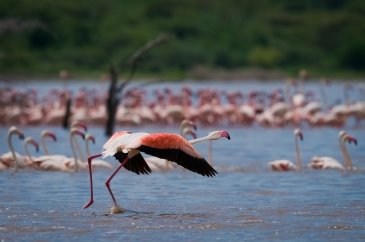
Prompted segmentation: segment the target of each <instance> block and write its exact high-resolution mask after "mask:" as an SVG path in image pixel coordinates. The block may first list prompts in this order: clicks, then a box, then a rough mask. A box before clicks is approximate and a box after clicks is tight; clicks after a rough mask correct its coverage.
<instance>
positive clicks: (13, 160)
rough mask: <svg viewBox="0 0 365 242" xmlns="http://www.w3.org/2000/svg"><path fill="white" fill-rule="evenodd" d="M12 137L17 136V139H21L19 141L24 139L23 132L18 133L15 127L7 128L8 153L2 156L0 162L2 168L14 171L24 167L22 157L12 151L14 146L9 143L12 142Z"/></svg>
mask: <svg viewBox="0 0 365 242" xmlns="http://www.w3.org/2000/svg"><path fill="white" fill-rule="evenodd" d="M13 135H17V136H18V137H19V139H21V140H23V139H24V134H23V132H22V131H20V130H19V129H18V128H17V127H15V126H11V127H10V128H9V131H8V137H7V142H8V147H9V152H7V153H5V154H3V155H2V156H1V157H0V162H1V163H2V164H3V165H2V167H3V166H6V167H8V168H14V170H16V169H17V168H18V167H22V166H24V161H23V157H22V156H21V155H19V154H18V153H16V152H15V150H14V146H13V144H12V142H11V141H12V139H11V138H12V136H13Z"/></svg>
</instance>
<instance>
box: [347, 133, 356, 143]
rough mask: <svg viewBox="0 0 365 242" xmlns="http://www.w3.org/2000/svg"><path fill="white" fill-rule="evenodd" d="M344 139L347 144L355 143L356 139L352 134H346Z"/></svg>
mask: <svg viewBox="0 0 365 242" xmlns="http://www.w3.org/2000/svg"><path fill="white" fill-rule="evenodd" d="M345 140H346V141H347V142H348V143H349V144H351V143H354V144H355V145H357V139H356V138H354V137H352V136H350V135H347V136H346V137H345Z"/></svg>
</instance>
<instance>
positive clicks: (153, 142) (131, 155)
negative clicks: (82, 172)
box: [84, 131, 217, 212]
mask: <svg viewBox="0 0 365 242" xmlns="http://www.w3.org/2000/svg"><path fill="white" fill-rule="evenodd" d="M140 152H144V153H146V154H149V155H152V156H156V157H159V158H162V159H167V160H170V161H173V162H175V163H177V164H178V165H181V166H182V167H184V168H186V169H188V170H190V171H193V172H196V173H198V174H200V175H203V176H208V177H209V176H214V175H216V174H217V171H216V170H214V168H213V167H211V166H210V165H209V164H208V162H207V161H206V160H205V159H204V158H203V157H202V156H201V155H200V154H199V153H198V152H197V151H196V150H195V148H194V147H193V146H192V145H191V144H190V143H189V142H188V141H187V140H186V139H184V138H183V137H182V136H180V135H177V134H171V133H151V134H150V133H130V132H128V131H119V132H117V133H115V134H114V135H113V136H112V137H111V138H110V139H109V140H108V141H107V142H106V143H105V144H104V146H103V152H102V154H97V155H94V156H91V157H89V158H88V163H89V171H90V190H91V198H90V201H89V203H87V204H86V205H85V206H84V208H87V207H89V206H90V205H91V204H93V202H94V201H93V190H92V189H93V188H92V173H91V162H92V159H94V158H96V157H100V156H101V155H103V157H104V158H105V157H108V156H114V157H115V158H116V159H117V160H118V161H119V162H120V163H121V164H120V166H119V167H118V168H117V169H116V170H115V172H114V173H113V174H112V175H111V176H110V177H109V179H108V180H107V181H106V187H107V188H108V190H109V193H110V196H111V198H112V200H113V203H114V206H113V207H112V211H113V212H121V211H122V210H121V208H120V207H119V206H118V204H117V201H116V199H115V197H114V195H113V192H112V190H111V189H110V181H111V180H112V178H113V177H114V176H115V175H116V174H117V173H118V171H119V170H120V169H121V168H122V167H123V166H125V168H126V169H128V170H130V171H133V172H135V173H137V174H140V173H142V174H148V173H150V172H151V169H150V167H149V166H148V165H147V163H146V161H145V160H144V158H143V157H142V155H141V154H140Z"/></svg>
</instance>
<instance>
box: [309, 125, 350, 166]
mask: <svg viewBox="0 0 365 242" xmlns="http://www.w3.org/2000/svg"><path fill="white" fill-rule="evenodd" d="M338 136H339V146H340V150H341V153H342V156H343V158H344V161H345V165H342V164H341V162H339V161H338V160H336V159H335V158H332V157H329V156H313V157H312V159H311V162H310V163H309V164H308V167H310V168H312V169H316V170H324V169H337V170H345V169H349V170H352V169H353V166H352V160H351V157H350V154H349V153H348V150H347V148H346V145H345V143H346V142H348V143H349V144H351V143H354V144H355V145H357V140H356V139H355V138H354V137H352V136H350V135H348V134H347V133H346V132H345V131H343V130H342V131H340V132H339V133H338Z"/></svg>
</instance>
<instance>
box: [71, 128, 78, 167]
mask: <svg viewBox="0 0 365 242" xmlns="http://www.w3.org/2000/svg"><path fill="white" fill-rule="evenodd" d="M70 144H71V149H72V155H73V157H74V161H75V168H74V171H78V169H79V164H78V162H77V154H76V149H75V138H74V135H73V134H71V135H70Z"/></svg>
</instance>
